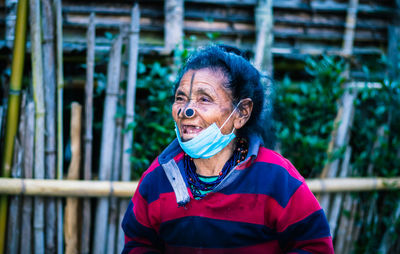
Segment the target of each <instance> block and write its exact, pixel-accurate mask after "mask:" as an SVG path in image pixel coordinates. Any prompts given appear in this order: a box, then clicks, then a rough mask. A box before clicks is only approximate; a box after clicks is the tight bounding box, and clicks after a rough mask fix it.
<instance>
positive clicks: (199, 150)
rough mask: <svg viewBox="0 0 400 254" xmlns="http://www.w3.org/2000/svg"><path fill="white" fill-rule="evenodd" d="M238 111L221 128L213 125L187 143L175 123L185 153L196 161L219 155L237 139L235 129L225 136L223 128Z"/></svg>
mask: <svg viewBox="0 0 400 254" xmlns="http://www.w3.org/2000/svg"><path fill="white" fill-rule="evenodd" d="M239 103H240V102H239ZM238 105H239V104H238ZM236 109H237V106H236V107H235V109H234V110H233V111H232V113H231V114H230V115H229V117H228V118H227V119H226V120H225V122H224V123H223V124H222V126H221V128H218V126H217V124H216V123H213V124H211V125H210V126H208V127H207V128H206V129H205V130H203V131H202V132H200V134H199V135H197V136H196V137H194V138H192V139H191V140H189V141H185V142H184V141H182V139H181V135H180V134H179V129H178V126H177V125H176V123H175V132H176V136H177V138H178V141H179V144H180V145H181V147H182V149H183V151H185V153H187V154H188V155H189V156H190V157H192V158H195V159H198V158H202V159H207V158H210V157H212V156H214V155H216V154H217V153H219V152H220V151H221V150H222V149H224V148H225V147H226V146H227V145H228V144H229V143H230V142H231V141H232V140H233V139H234V138H235V137H236V135H235V133H233V132H234V130H235V129H233V130H232V132H231V133H230V134H226V135H224V134H222V133H221V129H222V127H224V125H225V124H226V122H227V121H228V120H229V118H231V116H232V115H233V113H234V112H235V111H236Z"/></svg>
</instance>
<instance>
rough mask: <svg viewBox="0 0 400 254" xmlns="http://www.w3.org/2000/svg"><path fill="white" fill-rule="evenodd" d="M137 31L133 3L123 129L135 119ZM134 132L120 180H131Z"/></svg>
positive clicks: (121, 235) (120, 244)
mask: <svg viewBox="0 0 400 254" xmlns="http://www.w3.org/2000/svg"><path fill="white" fill-rule="evenodd" d="M139 33H140V9H139V4H138V3H135V5H134V6H133V8H132V10H131V25H130V32H129V46H128V50H129V59H128V61H129V67H128V80H127V89H126V100H125V124H124V127H125V130H128V129H129V125H130V124H132V123H133V122H134V121H135V99H136V78H137V65H138V55H139ZM133 138H134V133H133V130H128V131H126V132H125V134H124V139H123V149H122V170H121V180H122V181H130V180H131V159H130V157H131V154H132V145H133ZM128 204H129V200H126V199H122V200H121V201H120V204H119V213H120V214H119V225H121V223H122V219H123V216H124V214H125V210H126V208H127V207H128ZM117 239H118V241H117V242H118V246H117V252H118V253H121V252H122V249H123V247H124V245H123V243H124V231H123V230H122V228H121V227H119V229H118V238H117Z"/></svg>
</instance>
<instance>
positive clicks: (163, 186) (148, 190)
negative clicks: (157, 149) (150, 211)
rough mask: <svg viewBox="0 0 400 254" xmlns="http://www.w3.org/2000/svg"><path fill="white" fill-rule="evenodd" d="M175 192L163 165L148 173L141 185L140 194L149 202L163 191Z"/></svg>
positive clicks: (154, 199)
mask: <svg viewBox="0 0 400 254" xmlns="http://www.w3.org/2000/svg"><path fill="white" fill-rule="evenodd" d="M168 192H174V190H173V189H172V186H171V184H170V183H169V181H168V178H167V176H166V175H165V172H164V169H163V168H162V167H161V166H158V167H156V168H155V169H154V170H153V171H151V172H150V173H148V174H147V175H146V176H145V177H144V178H143V180H142V182H141V183H140V186H139V193H140V195H141V196H142V197H143V198H144V199H145V200H146V201H147V203H148V204H150V203H151V202H154V201H156V200H157V199H158V198H159V197H160V194H161V193H168Z"/></svg>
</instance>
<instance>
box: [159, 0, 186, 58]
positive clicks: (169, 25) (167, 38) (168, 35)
mask: <svg viewBox="0 0 400 254" xmlns="http://www.w3.org/2000/svg"><path fill="white" fill-rule="evenodd" d="M183 2H184V0H166V1H165V2H164V14H165V23H164V50H165V51H166V52H171V51H172V50H173V49H174V48H175V47H177V46H180V45H181V44H182V39H183V20H184V3H183Z"/></svg>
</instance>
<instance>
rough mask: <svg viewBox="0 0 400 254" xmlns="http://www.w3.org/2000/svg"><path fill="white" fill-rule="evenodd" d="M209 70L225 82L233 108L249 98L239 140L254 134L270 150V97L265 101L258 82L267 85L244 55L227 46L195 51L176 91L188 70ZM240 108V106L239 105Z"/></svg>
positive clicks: (272, 136) (271, 141)
mask: <svg viewBox="0 0 400 254" xmlns="http://www.w3.org/2000/svg"><path fill="white" fill-rule="evenodd" d="M204 68H209V69H211V70H213V71H219V72H221V73H222V74H223V75H224V76H225V78H226V81H227V82H226V84H225V87H226V88H227V89H229V90H230V91H231V93H232V96H233V104H234V105H237V104H238V103H239V101H240V100H242V99H245V98H250V99H251V100H252V101H253V111H252V112H251V117H250V119H249V121H248V122H247V123H246V124H245V125H244V126H243V127H242V128H241V129H239V130H238V133H237V134H238V136H239V137H247V136H248V135H249V134H250V133H253V134H258V135H259V136H261V137H262V138H263V139H264V143H265V146H267V147H269V148H273V147H274V143H275V134H274V131H273V127H272V117H271V116H272V102H271V101H272V96H271V93H268V96H267V97H266V96H265V95H266V93H265V88H264V86H263V84H262V81H263V80H264V81H267V80H268V83H271V82H269V81H271V80H270V79H269V78H268V77H266V76H263V75H261V74H260V72H259V71H258V70H257V69H256V68H255V67H254V66H253V65H252V64H251V63H250V62H249V56H248V54H246V53H245V52H243V51H241V50H239V49H237V48H235V47H232V46H228V45H211V46H207V47H205V48H201V49H199V50H197V51H195V52H194V53H193V54H192V55H191V56H190V57H189V58H188V59H187V61H186V64H185V65H184V66H183V68H182V69H181V70H180V72H179V75H178V78H177V80H176V83H175V90H174V91H176V89H177V88H178V86H179V83H180V81H181V79H182V76H183V75H184V74H185V73H186V72H187V71H189V70H200V69H204ZM239 107H240V105H239Z"/></svg>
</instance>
